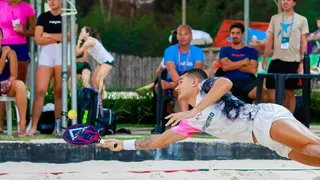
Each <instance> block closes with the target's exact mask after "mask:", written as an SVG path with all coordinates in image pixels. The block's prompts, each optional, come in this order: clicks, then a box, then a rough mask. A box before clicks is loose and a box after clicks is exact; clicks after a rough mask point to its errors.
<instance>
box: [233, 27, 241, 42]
mask: <svg viewBox="0 0 320 180" xmlns="http://www.w3.org/2000/svg"><path fill="white" fill-rule="evenodd" d="M230 36H231V38H232V43H233V44H239V43H241V42H242V37H243V32H242V31H241V29H239V28H233V29H231V32H230Z"/></svg>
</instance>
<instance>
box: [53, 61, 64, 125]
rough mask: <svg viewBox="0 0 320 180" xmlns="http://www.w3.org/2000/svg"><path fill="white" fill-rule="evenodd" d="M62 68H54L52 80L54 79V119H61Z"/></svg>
mask: <svg viewBox="0 0 320 180" xmlns="http://www.w3.org/2000/svg"><path fill="white" fill-rule="evenodd" d="M61 72H62V66H54V69H53V79H54V82H53V84H54V86H53V92H54V116H55V119H61V107H62V77H61Z"/></svg>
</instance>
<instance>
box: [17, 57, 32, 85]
mask: <svg viewBox="0 0 320 180" xmlns="http://www.w3.org/2000/svg"><path fill="white" fill-rule="evenodd" d="M28 66H29V60H28V61H18V77H17V79H19V80H21V81H22V82H23V83H26V80H27V72H28Z"/></svg>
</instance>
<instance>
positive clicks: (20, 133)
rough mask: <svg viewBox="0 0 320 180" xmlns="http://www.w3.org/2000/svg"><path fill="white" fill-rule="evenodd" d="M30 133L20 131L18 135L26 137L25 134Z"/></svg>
mask: <svg viewBox="0 0 320 180" xmlns="http://www.w3.org/2000/svg"><path fill="white" fill-rule="evenodd" d="M27 135H28V134H27V132H25V131H24V132H19V133H18V137H24V136H27Z"/></svg>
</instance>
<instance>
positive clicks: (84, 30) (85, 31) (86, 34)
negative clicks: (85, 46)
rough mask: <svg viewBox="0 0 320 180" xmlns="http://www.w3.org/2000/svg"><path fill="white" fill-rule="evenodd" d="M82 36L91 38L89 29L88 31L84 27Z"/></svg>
mask: <svg viewBox="0 0 320 180" xmlns="http://www.w3.org/2000/svg"><path fill="white" fill-rule="evenodd" d="M80 36H82V37H84V38H87V37H89V33H88V32H87V29H86V28H85V27H83V28H82V29H81V32H80Z"/></svg>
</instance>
